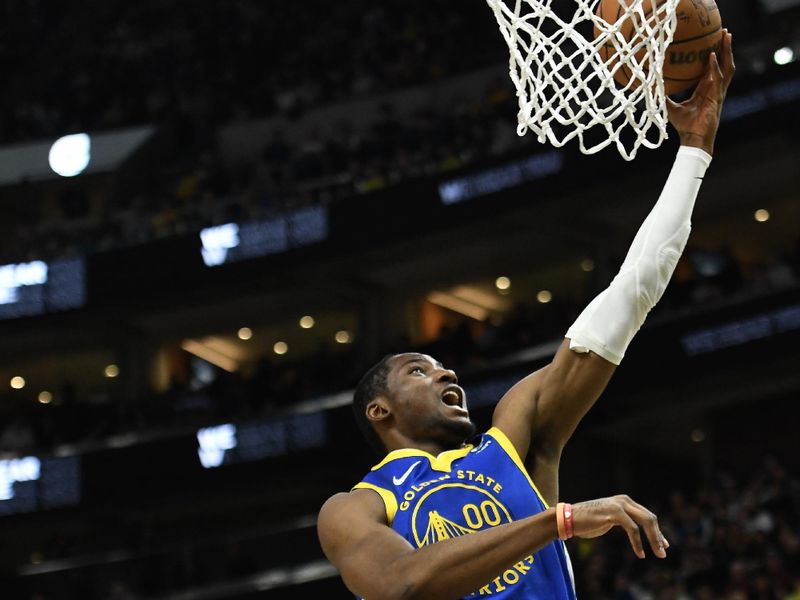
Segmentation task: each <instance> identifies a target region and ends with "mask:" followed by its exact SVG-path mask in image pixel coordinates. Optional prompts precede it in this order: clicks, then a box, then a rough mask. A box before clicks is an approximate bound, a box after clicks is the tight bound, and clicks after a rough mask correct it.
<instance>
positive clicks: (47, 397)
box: [39, 390, 53, 404]
mask: <svg viewBox="0 0 800 600" xmlns="http://www.w3.org/2000/svg"><path fill="white" fill-rule="evenodd" d="M52 401H53V394H51V393H50V392H48V391H47V390H42V391H41V392H39V402H40V403H41V404H50V403H51V402H52Z"/></svg>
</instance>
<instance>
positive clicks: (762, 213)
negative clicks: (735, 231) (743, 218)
mask: <svg viewBox="0 0 800 600" xmlns="http://www.w3.org/2000/svg"><path fill="white" fill-rule="evenodd" d="M769 216H770V215H769V211H768V210H767V209H766V208H759V209H758V210H757V211H756V212H755V214H754V215H753V218H754V219H755V220H756V221H758V222H759V223H766V222H767V221H769Z"/></svg>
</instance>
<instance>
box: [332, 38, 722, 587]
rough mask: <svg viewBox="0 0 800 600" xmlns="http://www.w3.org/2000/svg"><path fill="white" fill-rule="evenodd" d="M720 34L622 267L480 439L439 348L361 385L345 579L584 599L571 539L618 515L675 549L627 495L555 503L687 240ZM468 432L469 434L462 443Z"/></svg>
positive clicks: (343, 514)
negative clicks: (572, 441)
mask: <svg viewBox="0 0 800 600" xmlns="http://www.w3.org/2000/svg"><path fill="white" fill-rule="evenodd" d="M731 45H732V38H731V35H730V34H729V33H728V32H727V31H724V32H723V42H722V46H721V51H720V58H717V56H716V54H712V55H711V57H710V60H709V65H708V68H707V71H706V73H705V75H704V77H703V79H702V80H701V82H700V83H699V84H698V87H697V88H696V90H695V92H694V94H693V96H692V98H691V99H689V100H688V101H686V102H685V103H683V104H676V103H674V102H670V104H669V117H670V122H671V123H672V125H673V126H674V127H675V129H676V130H677V131H678V134H679V135H680V139H681V148H680V150H679V151H678V156H677V158H676V160H675V164H674V166H673V169H672V172H671V173H670V175H669V178H668V179H667V182H666V185H665V187H664V190H663V192H662V194H661V197H660V198H659V200H658V202H657V203H656V205H655V207H654V208H653V210H652V212H651V213H650V215H649V216H648V217H647V219H646V220H645V221H644V223H643V225H642V226H641V229H640V230H639V232H638V234H637V235H636V237H635V239H634V240H633V243H632V246H631V248H630V250H629V252H628V255H627V257H626V258H625V261H624V262H623V264H622V267H621V269H620V271H619V273H618V274H617V276H616V277H615V278H614V280H613V281H612V282H611V284H610V285H609V287H608V288H607V289H606V290H605V291H603V292H602V293H601V294H600V295H599V296H597V297H596V298H595V299H594V300H593V301H592V302H591V303H590V304H589V306H588V307H587V308H586V309H585V310H584V311H583V313H581V315H580V316H579V317H578V319H577V320H576V321H575V323H574V324H573V325H572V326H571V327H570V328H569V329H568V331H567V333H566V339H565V340H564V342H563V344H562V345H561V347H560V348H559V350H558V351H557V353H556V355H555V357H554V358H553V361H552V362H551V363H550V364H549V365H547V366H545V367H544V368H542V369H540V370H539V371H536V372H535V373H532V374H530V375H528V376H527V377H525V378H524V379H522V380H521V381H519V382H518V383H517V384H515V385H514V386H513V387H512V388H511V389H510V390H509V391H508V392H507V393H506V394H505V395H504V396H503V398H502V399H501V400H500V402H499V403H498V404H497V407H496V408H495V411H494V414H493V417H492V427H491V428H490V429H489V430H488V431H487V432H485V433H483V434H482V435H480V436H478V437H474V434H475V426H474V424H473V423H472V422H471V421H470V419H469V413H468V412H467V399H466V396H465V394H464V390H463V389H462V388H461V387H460V386H459V385H458V379H457V377H456V374H455V373H454V372H453V371H450V370H448V369H446V368H445V367H444V366H443V365H442V364H440V363H439V362H437V361H436V360H435V359H434V358H432V357H430V356H426V355H423V354H416V353H409V354H398V355H393V356H388V357H386V358H384V359H383V360H382V361H381V362H379V363H378V364H377V365H375V366H374V367H372V369H370V370H369V371H368V372H367V373H366V374H365V375H364V377H363V378H362V380H361V382H360V383H359V385H358V387H357V388H356V391H355V398H354V408H355V410H356V419H357V421H358V422H359V425H360V426H361V427H362V429H363V430H364V432H365V434H366V436H367V438H368V440H370V441H371V442H372V443H373V445H375V446H376V447H377V448H379V449H380V450H381V451H382V452H383V453H384V454H386V456H385V458H384V459H383V460H382V461H381V462H380V463H379V464H378V465H377V466H375V467H374V468H373V469H372V470H371V471H370V473H368V474H367V475H366V477H365V478H364V479H363V480H362V481H361V482H360V483H358V484H357V485H356V486H355V487H354V488H353V489H352V490H351V491H350V492H349V493H341V494H337V495H335V496H333V497H331V498H330V499H328V501H327V502H325V504H324V506H323V507H322V509H321V511H320V514H319V521H318V533H319V538H320V542H321V544H322V548H323V550H324V551H325V554H326V555H327V556H328V558H329V559H330V560H331V562H332V563H333V564H334V565H335V566H336V567H337V568H338V569H339V571H340V573H341V574H342V578H343V579H344V582H345V584H346V585H347V587H348V588H349V589H350V590H351V591H353V592H354V593H355V594H357V595H358V596H360V597H362V598H367V599H368V600H378V599H382V598H434V599H437V600H438V599H445V598H463V597H479V596H492V597H498V598H537V599H540V598H547V599H559V600H562V599H563V600H567V599H573V598H575V590H574V589H573V581H574V579H573V577H572V575H571V572H570V569H571V567H570V563H569V559H568V557H567V554H566V551H565V547H564V543H563V541H562V540H566V539H568V538H570V537H572V536H577V537H582V538H591V537H596V536H600V535H603V534H604V533H606V532H607V531H609V530H610V529H611V528H612V527H615V526H619V527H622V528H623V529H624V530H625V532H626V533H627V535H628V538H629V541H630V544H631V546H632V548H633V551H634V552H635V554H636V555H637V556H638V557H639V558H644V557H645V549H644V544H643V540H642V537H641V534H640V529H639V528H640V527H641V528H642V530H643V531H644V534H645V536H646V540H647V542H648V545H649V547H650V550H651V551H652V552H653V554H655V556H657V557H659V558H664V557H665V556H666V550H667V548H668V547H669V543H668V542H667V540H665V539H664V536H663V535H662V534H661V531H660V529H659V526H658V520H657V518H656V516H655V515H654V514H653V513H651V512H650V511H649V510H648V509H647V508H645V507H644V506H641V505H640V504H637V503H636V502H634V501H633V500H631V499H630V498H629V497H627V496H624V495H620V496H614V497H611V498H600V499H596V500H589V501H588V502H578V503H575V504H567V503H565V502H559V501H558V499H559V496H558V467H559V460H560V457H561V452H562V450H563V448H564V445H565V444H566V442H567V440H568V439H569V438H570V436H571V435H572V433H573V431H574V430H575V428H576V427H577V425H578V423H579V421H580V420H581V418H582V417H583V415H585V414H586V412H587V411H588V410H589V409H590V408H591V406H592V405H593V404H594V402H595V401H596V400H597V399H598V397H599V396H600V393H601V392H602V391H603V389H604V388H605V387H606V385H607V383H608V381H609V379H610V377H611V375H612V373H613V372H614V369H615V368H616V366H617V365H618V364H619V363H620V361H621V360H622V358H623V356H624V354H625V350H626V348H627V346H628V344H629V342H630V341H631V339H632V338H633V336H634V334H635V333H636V331H638V329H639V328H640V326H641V325H642V323H643V321H644V319H645V316H646V315H647V313H648V311H650V309H651V308H652V307H653V306H654V305H655V303H656V302H657V301H658V299H659V298H660V297H661V295H662V293H663V291H664V289H665V288H666V285H667V282H668V281H669V279H670V277H671V276H672V272H673V270H674V268H675V264H676V263H677V261H678V258H679V256H680V254H681V252H682V251H683V248H684V246H685V244H686V240H687V238H688V236H689V229H690V217H691V212H692V208H693V205H694V201H695V197H696V195H697V192H698V190H699V188H700V183H701V181H702V179H703V176H704V174H705V171H706V168H707V167H708V165H709V163H710V161H711V155H712V153H713V149H714V139H715V137H716V133H717V128H718V126H719V118H720V113H721V111H722V104H723V101H724V99H725V94H726V91H727V89H728V85H729V83H730V81H731V78H732V77H733V72H734V64H733V54H732V51H731ZM466 440H470V441H471V443H466Z"/></svg>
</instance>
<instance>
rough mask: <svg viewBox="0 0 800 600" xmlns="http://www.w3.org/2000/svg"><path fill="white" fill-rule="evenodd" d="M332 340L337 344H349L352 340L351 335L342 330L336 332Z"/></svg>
mask: <svg viewBox="0 0 800 600" xmlns="http://www.w3.org/2000/svg"><path fill="white" fill-rule="evenodd" d="M334 339H335V340H336V342H337V343H339V344H349V343H350V342H351V341H352V340H353V335H352V334H351V333H350V332H349V331H345V330H344V329H342V330H341V331H337V332H336V335H335V336H334Z"/></svg>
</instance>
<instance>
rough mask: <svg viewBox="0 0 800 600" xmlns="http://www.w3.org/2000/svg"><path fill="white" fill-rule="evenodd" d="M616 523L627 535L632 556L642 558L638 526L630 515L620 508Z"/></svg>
mask: <svg viewBox="0 0 800 600" xmlns="http://www.w3.org/2000/svg"><path fill="white" fill-rule="evenodd" d="M617 522H618V523H619V526H620V527H622V528H623V529H624V530H625V533H627V534H628V540H630V543H631V548H633V552H634V554H636V556H638V557H639V558H644V546H643V544H642V536H641V534H640V533H639V526H638V525H637V524H636V521H634V520H633V519H631V517H630V515H628V513H627V512H625V510H624V509H623V508H621V507H620V514H619V516H618V520H617Z"/></svg>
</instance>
